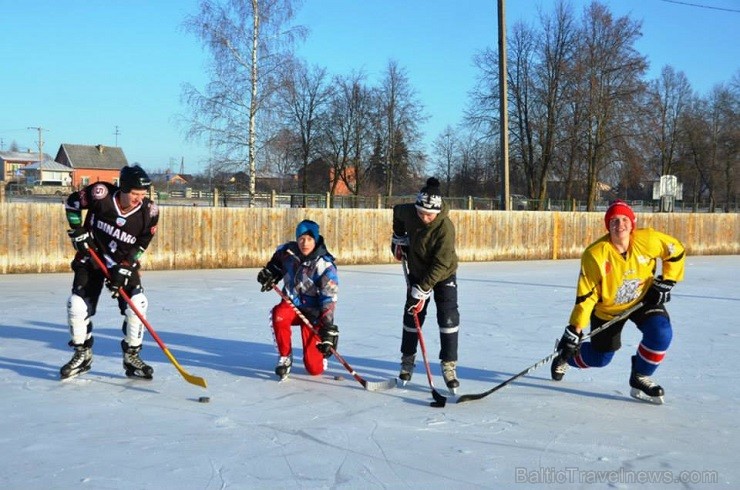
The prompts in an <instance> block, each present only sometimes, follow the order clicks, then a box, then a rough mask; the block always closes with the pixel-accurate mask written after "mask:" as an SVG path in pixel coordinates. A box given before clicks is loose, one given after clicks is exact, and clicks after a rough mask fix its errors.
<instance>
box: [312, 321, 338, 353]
mask: <svg viewBox="0 0 740 490" xmlns="http://www.w3.org/2000/svg"><path fill="white" fill-rule="evenodd" d="M319 338H320V340H319V342H318V344H316V347H317V348H318V349H319V351H320V352H321V353H322V354H323V355H324V358H327V357H331V354H332V349H336V348H337V345H338V344H339V327H338V326H336V325H327V326H325V327H321V328H320V329H319Z"/></svg>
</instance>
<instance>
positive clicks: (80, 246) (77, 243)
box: [67, 228, 95, 253]
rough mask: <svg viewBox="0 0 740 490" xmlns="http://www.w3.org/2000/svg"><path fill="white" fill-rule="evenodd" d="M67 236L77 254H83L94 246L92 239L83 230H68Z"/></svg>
mask: <svg viewBox="0 0 740 490" xmlns="http://www.w3.org/2000/svg"><path fill="white" fill-rule="evenodd" d="M67 235H69V238H70V240H72V246H73V247H74V248H75V250H77V251H78V252H82V253H85V252H87V250H88V249H89V248H92V247H94V246H95V242H94V241H93V237H92V236H91V235H90V233H89V232H88V231H87V230H86V229H84V228H75V229H74V230H68V231H67Z"/></svg>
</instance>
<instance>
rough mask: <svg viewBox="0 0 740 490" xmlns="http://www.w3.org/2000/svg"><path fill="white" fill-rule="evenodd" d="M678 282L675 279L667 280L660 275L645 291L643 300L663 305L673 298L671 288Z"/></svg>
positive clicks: (650, 303) (651, 303) (647, 302)
mask: <svg viewBox="0 0 740 490" xmlns="http://www.w3.org/2000/svg"><path fill="white" fill-rule="evenodd" d="M675 284H676V282H675V281H667V280H664V279H663V278H662V277H658V278H656V279H655V281H653V285H652V286H650V289H648V290H647V293H645V298H643V301H644V302H645V303H646V304H649V305H662V304H663V303H668V302H669V301H670V300H671V289H673V286H674V285H675Z"/></svg>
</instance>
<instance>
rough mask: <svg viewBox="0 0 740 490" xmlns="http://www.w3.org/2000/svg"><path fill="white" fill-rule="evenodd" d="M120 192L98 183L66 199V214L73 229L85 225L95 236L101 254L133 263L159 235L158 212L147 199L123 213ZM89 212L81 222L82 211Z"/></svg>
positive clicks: (117, 261)
mask: <svg viewBox="0 0 740 490" xmlns="http://www.w3.org/2000/svg"><path fill="white" fill-rule="evenodd" d="M118 192H120V189H119V188H118V187H116V186H115V185H113V184H110V183H108V182H97V183H95V184H91V185H89V186H87V187H85V188H84V189H82V190H80V191H77V192H73V193H72V194H70V195H69V197H68V198H67V201H66V203H65V211H66V214H67V221H68V222H69V225H70V226H71V227H72V228H79V227H80V226H84V228H85V229H86V230H88V231H89V232H90V234H91V235H92V236H93V238H94V240H95V243H96V244H97V246H98V247H99V250H100V252H103V253H104V254H105V255H107V256H108V257H110V258H111V259H113V260H114V261H115V262H116V263H121V262H124V261H125V262H128V263H130V264H134V263H135V262H136V261H137V260H138V259H139V257H141V254H143V253H144V251H145V250H146V248H147V247H148V246H149V243H150V242H151V241H152V238H154V234H155V233H156V232H157V223H158V221H159V209H158V207H157V204H156V203H154V202H152V201H151V200H150V199H149V198H144V200H143V201H142V202H141V204H140V205H139V206H137V207H135V208H134V209H132V210H130V211H127V212H125V213H124V212H122V211H121V209H120V206H119V205H118V202H117V201H116V199H115V196H116V194H117V193H118ZM83 209H86V210H87V215H86V216H85V222H84V224H83V223H82V210H83Z"/></svg>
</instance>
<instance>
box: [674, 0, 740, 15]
mask: <svg viewBox="0 0 740 490" xmlns="http://www.w3.org/2000/svg"><path fill="white" fill-rule="evenodd" d="M660 1H661V2H666V3H676V4H678V5H688V6H689V7H698V8H702V9H710V10H722V11H724V12H735V13H740V10H738V9H728V8H724V7H713V6H711V5H699V4H698V3H689V2H679V1H678V0H660Z"/></svg>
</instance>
